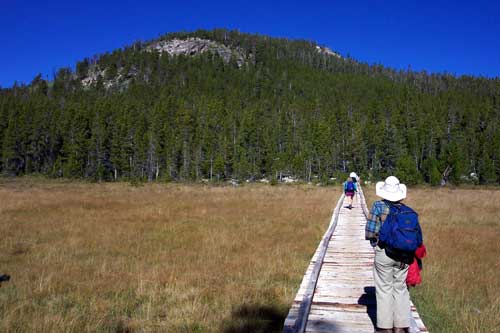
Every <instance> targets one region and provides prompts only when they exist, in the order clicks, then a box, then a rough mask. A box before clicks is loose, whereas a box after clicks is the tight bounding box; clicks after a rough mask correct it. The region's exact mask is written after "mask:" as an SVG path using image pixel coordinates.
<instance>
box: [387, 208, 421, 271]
mask: <svg viewBox="0 0 500 333" xmlns="http://www.w3.org/2000/svg"><path fill="white" fill-rule="evenodd" d="M385 202H386V203H387V204H388V205H389V215H387V218H386V219H385V222H384V224H382V227H381V228H380V232H379V241H380V242H381V243H382V247H384V248H385V250H386V254H387V256H389V257H391V258H393V259H395V260H398V261H402V262H404V263H412V262H413V257H414V254H415V250H416V249H417V248H418V247H419V246H420V245H422V229H421V228H420V224H419V223H418V214H417V213H416V212H415V211H414V210H413V209H411V208H410V207H408V206H406V205H403V204H398V205H394V204H391V203H388V202H387V201H385ZM408 261H409V262H408Z"/></svg>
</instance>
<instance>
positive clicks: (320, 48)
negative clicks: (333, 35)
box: [316, 46, 342, 59]
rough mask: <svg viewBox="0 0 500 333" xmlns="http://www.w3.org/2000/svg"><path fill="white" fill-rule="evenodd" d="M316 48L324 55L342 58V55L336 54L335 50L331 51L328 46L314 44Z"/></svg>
mask: <svg viewBox="0 0 500 333" xmlns="http://www.w3.org/2000/svg"><path fill="white" fill-rule="evenodd" d="M316 50H317V51H318V53H321V54H325V55H329V56H333V57H337V58H339V59H340V58H342V56H341V55H340V54H338V53H337V52H334V51H332V50H331V49H329V48H328V47H321V46H316Z"/></svg>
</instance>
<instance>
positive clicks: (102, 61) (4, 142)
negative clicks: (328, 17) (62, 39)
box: [0, 29, 500, 185]
mask: <svg viewBox="0 0 500 333" xmlns="http://www.w3.org/2000/svg"><path fill="white" fill-rule="evenodd" d="M189 38H191V39H193V38H197V39H200V40H209V41H213V42H215V43H214V44H213V45H219V48H220V50H223V51H224V52H226V53H225V54H223V53H222V51H221V52H216V51H213V52H199V53H196V54H188V55H185V54H180V55H170V54H168V53H166V52H163V53H161V52H158V50H156V49H155V48H153V47H151V45H158V43H162V42H167V41H171V40H186V39H189ZM155 43H156V44H155ZM213 45H212V47H216V46H213ZM228 50H229V51H228ZM228 52H229V53H228ZM0 154H1V155H0V172H1V173H2V174H4V175H12V176H17V175H29V174H43V175H47V176H49V177H64V178H77V179H90V180H96V181H114V180H141V181H201V180H209V181H213V182H219V181H225V180H230V179H234V180H238V181H246V180H259V179H261V178H267V179H269V180H274V181H279V180H281V179H282V178H283V177H294V178H295V179H299V180H302V181H305V182H309V181H318V182H321V183H327V182H329V181H331V180H332V179H340V178H341V177H344V175H345V173H347V172H349V171H356V172H357V173H358V174H360V175H362V176H363V177H364V178H365V179H369V178H377V177H384V176H386V175H388V174H395V175H397V176H399V177H400V179H401V180H402V181H403V182H405V183H408V184H417V183H429V184H432V185H437V184H440V183H441V182H443V181H445V182H450V183H454V184H458V183H474V184H498V183H499V182H500V79H499V78H498V77H497V78H494V79H493V78H483V77H472V76H460V77H458V76H455V75H452V74H447V73H441V74H429V73H426V72H420V71H419V72H417V71H413V70H411V69H408V70H404V71H401V70H394V69H391V68H387V67H384V66H382V65H368V64H366V63H362V62H359V61H356V60H355V59H353V58H351V57H346V56H340V55H338V54H336V53H335V52H332V51H330V50H327V49H325V48H322V47H321V46H320V45H318V44H316V43H315V42H311V41H304V40H288V39H278V38H271V37H267V36H262V35H252V34H244V33H240V32H239V31H230V30H225V29H216V30H212V31H204V30H199V31H196V32H182V33H170V34H166V35H164V36H162V37H160V38H159V39H157V40H153V41H148V42H136V43H134V44H133V45H129V46H126V47H123V48H121V49H117V50H114V51H113V52H109V53H105V54H101V55H97V56H92V57H89V58H86V59H83V60H82V61H80V62H78V63H77V64H76V65H75V67H74V68H61V69H58V70H57V71H56V72H55V73H54V75H53V77H52V78H50V79H46V78H43V77H42V76H41V75H38V76H36V77H35V78H34V79H33V81H32V82H31V83H30V84H14V85H13V86H12V87H10V88H3V89H0Z"/></svg>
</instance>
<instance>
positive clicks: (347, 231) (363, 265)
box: [284, 191, 427, 333]
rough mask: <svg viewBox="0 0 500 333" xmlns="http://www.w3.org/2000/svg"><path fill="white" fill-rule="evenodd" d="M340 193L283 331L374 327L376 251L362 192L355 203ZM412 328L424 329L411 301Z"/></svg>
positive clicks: (340, 332) (353, 332)
mask: <svg viewBox="0 0 500 333" xmlns="http://www.w3.org/2000/svg"><path fill="white" fill-rule="evenodd" d="M343 201H344V195H342V197H341V198H340V199H339V201H338V203H337V206H336V208H335V210H334V212H333V215H332V220H331V222H330V226H329V228H328V230H327V232H326V233H325V236H324V237H323V239H322V241H321V242H320V244H319V246H318V249H317V250H316V253H315V254H314V256H313V258H312V260H311V263H310V265H309V267H308V269H307V271H306V274H305V275H304V279H303V280H302V283H301V285H300V288H299V291H298V292H297V295H296V296H295V300H294V304H293V306H292V308H291V309H290V312H289V314H288V317H287V318H286V320H285V327H284V332H286V333H288V332H337V333H343V332H346V333H347V332H349V333H357V332H374V326H375V320H376V315H375V314H376V302H375V287H374V285H375V284H374V282H373V273H372V267H373V257H374V252H373V249H372V247H371V246H370V243H369V242H368V241H365V238H364V228H365V224H366V215H367V213H368V212H367V210H366V203H365V198H364V196H363V193H362V191H360V193H358V194H357V196H356V200H355V202H354V205H353V206H354V208H353V209H352V210H349V209H347V208H345V207H344V206H345V205H344V203H343ZM408 315H411V316H412V327H411V332H427V329H426V328H425V325H424V323H423V322H422V321H421V319H420V317H419V315H418V312H417V311H416V309H415V307H414V306H413V304H412V312H411V314H408Z"/></svg>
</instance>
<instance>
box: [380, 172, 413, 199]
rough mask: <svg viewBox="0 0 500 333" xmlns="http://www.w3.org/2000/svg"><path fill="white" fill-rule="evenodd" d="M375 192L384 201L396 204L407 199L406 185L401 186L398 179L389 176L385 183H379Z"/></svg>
mask: <svg viewBox="0 0 500 333" xmlns="http://www.w3.org/2000/svg"><path fill="white" fill-rule="evenodd" d="M375 192H376V193H377V196H379V197H381V198H382V199H385V200H389V201H392V202H396V201H399V200H403V199H404V198H406V185H405V184H400V183H399V179H397V178H396V177H394V176H389V177H387V178H386V180H385V181H383V182H378V183H377V185H376V186H375Z"/></svg>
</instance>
